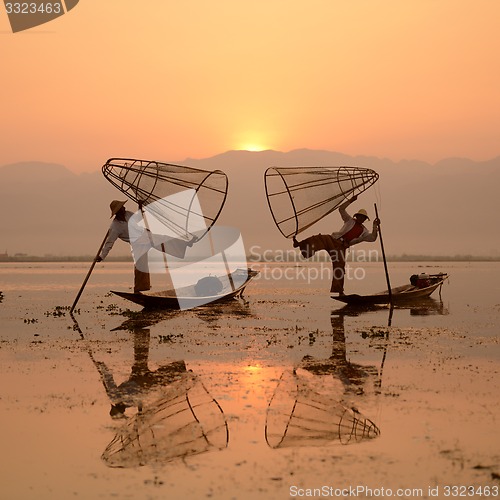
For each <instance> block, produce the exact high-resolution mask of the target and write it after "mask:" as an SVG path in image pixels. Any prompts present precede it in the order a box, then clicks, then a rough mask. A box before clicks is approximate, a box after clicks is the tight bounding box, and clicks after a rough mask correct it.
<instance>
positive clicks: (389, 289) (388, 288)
mask: <svg viewBox="0 0 500 500" xmlns="http://www.w3.org/2000/svg"><path fill="white" fill-rule="evenodd" d="M374 205H375V216H376V217H377V219H378V210H377V204H376V203H374ZM378 234H379V238H380V248H381V249H382V258H383V259H384V269H385V279H386V280H387V290H388V292H389V303H390V304H391V307H392V305H393V304H392V291H391V281H390V280H389V271H388V269H387V260H386V258H385V250H384V240H383V239H382V230H381V228H380V220H379V226H378Z"/></svg>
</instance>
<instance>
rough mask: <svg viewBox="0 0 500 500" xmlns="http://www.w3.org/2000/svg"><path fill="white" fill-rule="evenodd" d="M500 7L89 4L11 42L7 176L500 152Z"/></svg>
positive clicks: (3, 156) (204, 1) (5, 56)
mask: <svg viewBox="0 0 500 500" xmlns="http://www.w3.org/2000/svg"><path fill="white" fill-rule="evenodd" d="M499 19H500V2H499V1H498V0H475V1H474V2H472V1H465V0H404V1H402V0H380V1H376V0H349V1H346V0H308V1H305V0H300V1H299V0H252V1H245V0H211V1H208V0H191V1H182V2H181V1H175V2H174V1H170V0H150V1H148V2H139V1H137V0H134V1H132V0H105V1H103V0H80V3H79V4H78V5H77V6H76V7H75V8H74V9H73V10H72V11H70V12H69V13H68V14H66V15H64V16H62V17H60V18H59V19H56V20H54V21H52V22H50V23H48V24H45V25H43V26H40V27H37V28H34V29H32V30H29V31H25V32H20V33H16V34H12V33H11V31H10V26H9V24H8V19H7V15H6V13H5V12H4V11H3V6H2V9H1V11H0V44H1V52H0V54H1V70H0V71H1V89H2V91H1V93H0V104H1V106H0V109H1V117H2V121H1V123H2V125H1V140H0V144H1V148H0V165H3V164H6V163H11V162H16V161H25V160H40V161H48V162H57V163H62V164H64V165H65V166H67V167H68V168H70V169H72V170H74V171H93V170H97V169H98V168H100V166H101V165H102V163H103V161H104V160H106V159H107V158H109V157H112V156H132V157H140V158H149V159H156V160H164V161H182V160H184V159H185V158H186V157H196V158H201V157H208V156H212V155H215V154H218V153H221V152H224V151H226V150H229V149H250V148H257V149H258V148H264V149H267V148H269V149H276V150H281V151H289V150H291V149H296V148H312V149H328V150H332V151H340V152H343V153H346V154H351V155H357V154H364V155H374V156H381V157H388V158H391V159H393V160H399V159H402V158H408V159H422V160H426V161H431V162H434V161H438V160H440V159H442V158H446V157H450V156H465V157H470V158H472V159H474V160H485V159H490V158H493V157H495V156H497V155H499V154H500V64H499V62H500V61H499V59H500V37H499V36H498V20H499Z"/></svg>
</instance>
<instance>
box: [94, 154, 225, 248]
mask: <svg viewBox="0 0 500 500" xmlns="http://www.w3.org/2000/svg"><path fill="white" fill-rule="evenodd" d="M102 173H103V175H104V177H106V179H107V180H108V181H109V182H110V183H111V184H113V186H115V187H116V188H118V189H119V190H120V191H121V192H122V193H124V194H125V195H126V196H128V198H130V199H131V200H133V201H135V202H136V203H138V204H140V205H142V206H143V209H144V210H145V211H146V212H147V213H149V214H150V215H151V216H152V219H154V220H155V221H158V222H159V223H160V224H162V225H163V226H164V228H166V229H167V230H168V233H169V234H171V235H172V236H175V237H177V238H181V239H184V240H186V241H188V240H190V239H191V238H192V237H193V236H195V235H196V236H197V237H198V238H201V237H203V235H204V234H205V233H206V232H207V231H208V230H209V229H210V228H211V227H212V226H213V224H214V223H215V221H216V220H217V218H218V217H219V214H220V212H221V211H222V207H223V206H224V202H225V201H226V195H227V187H228V181H227V176H226V174H225V173H224V172H222V171H220V170H214V171H212V172H210V171H207V170H201V169H196V168H192V167H185V166H181V165H171V164H167V163H160V162H157V161H149V160H135V159H129V158H111V159H109V160H108V161H107V162H106V163H105V164H104V165H103V167H102Z"/></svg>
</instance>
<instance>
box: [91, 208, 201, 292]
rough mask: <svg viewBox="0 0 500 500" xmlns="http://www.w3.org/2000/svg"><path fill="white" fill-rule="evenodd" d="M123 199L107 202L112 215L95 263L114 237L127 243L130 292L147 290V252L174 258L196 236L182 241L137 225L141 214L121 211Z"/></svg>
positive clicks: (105, 252)
mask: <svg viewBox="0 0 500 500" xmlns="http://www.w3.org/2000/svg"><path fill="white" fill-rule="evenodd" d="M125 203H126V201H119V200H113V201H112V202H111V204H110V205H109V207H110V209H111V217H114V219H113V221H112V222H111V225H110V227H109V231H108V237H107V238H106V241H105V243H104V245H103V247H102V250H101V253H100V254H99V256H98V257H97V258H96V262H101V261H103V260H104V259H105V258H106V256H107V255H108V253H109V251H110V250H111V248H113V245H114V244H115V241H116V240H117V239H120V240H122V241H125V242H126V243H130V245H131V247H132V255H133V257H134V264H135V266H134V293H140V292H143V291H146V290H150V289H151V282H150V276H149V265H148V251H149V250H150V249H151V248H155V249H157V250H160V251H162V252H165V253H168V254H170V255H173V256H175V257H178V258H181V259H182V258H184V255H185V253H186V248H187V247H190V246H192V245H193V243H195V241H196V240H197V238H193V239H192V240H191V241H188V242H186V241H184V240H181V239H177V238H172V237H165V236H161V235H155V234H153V233H151V232H150V231H149V230H148V229H144V228H143V227H141V226H140V225H139V224H138V222H139V221H140V220H142V216H141V213H140V212H138V213H136V214H134V213H133V212H129V211H128V210H125V206H124V205H125ZM137 216H139V218H138V217H137Z"/></svg>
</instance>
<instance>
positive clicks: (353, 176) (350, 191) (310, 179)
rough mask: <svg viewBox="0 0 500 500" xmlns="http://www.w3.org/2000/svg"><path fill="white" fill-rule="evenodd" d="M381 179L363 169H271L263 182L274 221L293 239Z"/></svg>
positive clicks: (286, 235) (375, 173)
mask: <svg viewBox="0 0 500 500" xmlns="http://www.w3.org/2000/svg"><path fill="white" fill-rule="evenodd" d="M378 177H379V176H378V174H377V172H375V171H373V170H370V169H368V168H362V167H271V168H268V169H267V170H266V173H265V176H264V181H265V186H266V195H267V201H268V203H269V208H270V210H271V214H272V216H273V219H274V222H275V223H276V225H277V226H278V229H279V230H280V231H281V233H282V234H283V236H285V237H286V238H290V237H293V236H295V235H297V234H299V233H301V232H302V231H304V230H305V229H307V228H308V227H310V226H312V225H313V224H314V223H315V222H318V221H319V220H320V219H322V218H323V217H325V215H328V214H329V213H331V212H333V211H334V210H335V209H336V208H338V207H339V206H340V205H341V204H342V203H343V202H344V201H345V200H346V199H348V198H349V197H352V196H354V195H358V194H360V193H362V192H363V191H365V190H366V189H368V188H369V187H370V186H371V185H372V184H374V183H375V182H376V181H377V179H378Z"/></svg>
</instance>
